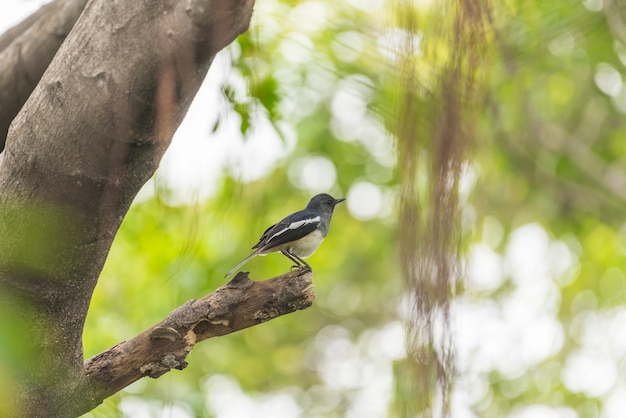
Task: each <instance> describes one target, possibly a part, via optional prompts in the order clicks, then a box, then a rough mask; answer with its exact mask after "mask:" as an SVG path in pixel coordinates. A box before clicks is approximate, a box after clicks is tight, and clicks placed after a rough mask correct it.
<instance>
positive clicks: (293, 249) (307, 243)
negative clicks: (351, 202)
mask: <svg viewBox="0 0 626 418" xmlns="http://www.w3.org/2000/svg"><path fill="white" fill-rule="evenodd" d="M344 200H346V199H344V198H341V199H335V198H334V197H332V196H331V195H329V194H326V193H322V194H318V195H316V196H313V198H312V199H311V200H310V201H309V204H308V205H306V208H304V209H303V210H301V211H298V212H296V213H292V214H291V215H289V216H287V217H286V218H285V219H283V220H282V221H280V222H278V223H277V224H275V225H272V226H270V227H269V228H267V229H266V230H265V232H264V233H263V235H261V238H260V239H259V242H258V243H257V244H256V245H255V246H254V247H252V248H253V249H254V251H253V252H252V254H250V255H249V256H247V257H246V258H244V259H243V260H242V261H241V262H240V263H239V264H237V265H236V266H235V267H234V268H233V269H232V270H231V271H229V272H228V274H227V275H226V276H224V277H228V276H230V275H232V274H233V273H234V272H236V271H237V270H238V269H239V268H240V267H241V266H243V265H244V264H246V263H247V262H248V261H249V260H250V259H251V258H252V257H254V256H256V255H266V254H269V253H273V252H278V251H280V252H281V253H283V255H285V256H286V257H288V258H289V259H290V260H291V261H293V262H294V263H296V267H298V268H306V269H308V270H311V266H309V265H308V264H307V263H306V261H304V260H303V258H306V257H308V256H310V255H311V254H313V253H314V252H315V250H317V247H319V246H320V244H321V243H322V241H323V240H324V238H325V237H326V235H327V234H328V228H329V227H330V220H331V219H332V217H333V211H334V209H335V206H336V205H337V203H340V202H343V201H344Z"/></svg>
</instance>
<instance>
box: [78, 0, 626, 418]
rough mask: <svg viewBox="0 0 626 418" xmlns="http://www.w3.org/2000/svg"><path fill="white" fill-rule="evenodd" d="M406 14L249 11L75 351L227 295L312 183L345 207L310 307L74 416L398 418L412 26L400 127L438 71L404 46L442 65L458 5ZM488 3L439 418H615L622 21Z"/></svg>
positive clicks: (273, 6) (619, 346) (367, 5)
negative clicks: (404, 52)
mask: <svg viewBox="0 0 626 418" xmlns="http://www.w3.org/2000/svg"><path fill="white" fill-rule="evenodd" d="M408 4H410V5H411V6H412V7H413V11H414V13H415V15H416V19H417V20H416V22H417V27H418V31H417V32H415V33H410V32H407V31H405V30H404V29H402V28H401V27H399V25H398V23H397V20H396V18H395V17H394V16H395V15H394V13H393V11H394V9H396V8H398V7H400V6H402V5H406V3H404V2H401V1H397V2H383V1H358V0H351V1H345V2H332V1H303V2H295V1H278V0H261V1H257V3H256V6H255V14H254V17H253V23H252V26H251V29H250V31H249V32H248V33H247V34H245V35H243V36H241V37H239V38H238V39H237V41H236V42H235V43H234V44H233V45H232V46H231V47H230V48H228V50H226V51H224V52H223V53H222V54H221V55H220V57H219V58H218V59H217V60H216V62H215V63H214V65H213V68H212V69H211V74H210V76H209V78H208V79H207V83H206V88H203V90H201V92H200V93H199V95H198V98H197V100H196V104H194V107H193V108H192V109H191V110H190V114H189V118H188V119H189V120H188V121H186V122H185V125H184V126H182V127H181V129H180V130H179V132H178V134H177V137H176V139H175V143H174V144H173V145H172V149H171V150H170V151H169V152H168V155H167V156H166V158H165V160H164V162H163V166H162V169H161V171H160V172H159V173H158V174H157V176H156V177H155V179H153V180H152V181H151V182H150V183H149V184H148V185H147V186H146V188H145V189H144V190H143V191H142V193H141V194H140V196H139V197H138V199H137V202H136V203H135V204H134V205H133V206H132V208H131V210H130V212H129V214H128V216H127V218H126V219H125V220H124V223H123V225H122V228H121V230H120V232H119V234H118V236H117V238H116V241H115V243H114V246H113V248H112V250H111V253H110V255H109V258H108V261H107V264H106V267H105V270H104V271H103V273H102V277H101V278H100V281H99V283H98V286H97V288H96V292H95V294H94V297H93V301H92V305H91V310H90V312H89V316H88V318H87V324H86V328H85V355H86V357H90V356H92V355H95V354H97V353H99V352H101V351H103V350H105V349H107V348H108V347H110V346H112V345H114V344H116V343H118V342H119V341H122V340H125V339H129V338H131V337H133V336H134V335H136V334H137V333H139V332H141V331H143V330H144V329H145V328H147V327H149V326H151V325H153V324H154V323H156V322H158V321H159V320H161V319H162V318H164V317H165V316H166V315H167V314H168V313H169V312H170V311H172V310H173V309H174V308H176V307H177V306H179V305H181V304H183V303H184V302H185V301H187V300H188V299H191V298H199V297H201V296H203V295H205V294H207V293H209V292H212V291H213V290H215V289H216V288H218V287H219V286H221V285H222V284H223V283H224V280H223V279H222V277H223V275H224V274H225V273H226V272H227V271H228V270H229V269H230V268H231V267H232V266H233V265H234V264H236V263H237V262H238V261H239V260H240V259H241V258H243V257H244V256H245V255H247V254H248V250H249V247H250V246H251V245H253V244H254V243H256V240H257V239H258V237H259V236H260V234H261V233H262V232H263V230H264V229H265V227H267V226H268V225H270V224H272V223H273V222H276V221H277V220H279V219H281V218H282V217H283V216H285V215H286V214H288V213H290V212H292V211H295V210H298V209H301V208H302V207H304V205H305V204H306V202H307V201H308V199H309V198H310V197H311V196H312V195H313V194H315V193H318V192H321V191H324V192H330V193H331V194H333V195H334V196H335V197H347V198H348V201H347V203H346V204H342V205H340V206H339V207H338V208H337V210H336V212H335V215H334V221H333V225H332V227H331V231H330V234H329V236H328V238H327V239H326V241H325V242H324V244H323V245H322V247H321V248H320V249H319V250H318V251H317V253H316V254H315V255H314V256H313V257H312V258H311V259H310V260H309V261H310V264H311V265H312V266H313V267H314V271H315V278H314V282H315V291H316V293H317V299H316V301H315V303H314V305H313V307H312V308H310V309H308V310H305V311H302V312H297V313H294V314H291V315H287V316H285V317H281V318H279V319H276V320H273V321H271V322H269V323H266V324H263V325H261V326H257V327H254V328H252V329H249V330H244V331H242V332H239V333H236V334H233V335H228V336H225V337H221V338H216V339H213V340H208V341H206V342H203V343H202V344H200V345H198V346H197V347H196V348H195V349H194V350H193V352H192V353H191V354H190V356H189V358H188V361H189V366H188V367H187V369H185V370H184V371H182V372H179V371H173V372H171V373H168V374H167V375H165V376H163V377H161V378H160V379H158V380H148V379H144V380H142V381H140V382H137V383H136V384H134V385H132V386H130V387H129V388H127V389H126V390H124V391H123V392H121V393H119V394H117V395H115V396H114V397H112V398H110V399H108V400H106V401H105V403H104V404H103V405H102V406H100V407H99V408H97V409H96V410H94V411H92V412H91V413H90V414H88V415H87V416H91V417H105V416H106V417H108V416H129V417H144V416H145V417H148V416H150V417H161V416H163V417H192V416H214V417H246V416H254V417H358V418H360V417H385V416H399V413H398V412H397V411H395V410H394V408H393V407H392V405H393V399H394V386H393V365H394V363H395V362H398V361H401V360H402V358H403V357H404V355H405V354H404V348H403V341H404V331H403V327H402V318H403V309H404V308H403V306H404V304H405V302H406V301H405V300H404V299H403V297H402V285H401V282H402V281H401V277H400V268H399V266H398V262H399V261H398V260H399V258H398V248H397V243H396V242H397V234H396V231H397V229H398V228H401V227H402V226H401V225H397V223H396V220H395V219H396V206H395V205H396V200H395V199H396V196H397V187H398V184H397V180H396V172H395V170H394V169H395V161H396V154H395V142H394V130H393V128H394V123H395V122H396V117H395V113H396V112H397V108H396V105H397V103H398V102H399V97H400V96H401V95H402V93H403V91H402V86H398V84H397V77H398V68H397V62H398V55H399V54H401V48H400V45H402V43H403V42H405V41H406V39H407V37H410V38H411V39H412V40H413V41H414V42H415V45H417V55H416V57H415V58H414V59H416V60H418V62H419V63H420V66H419V68H420V71H419V74H418V81H419V83H420V85H421V86H423V96H422V97H421V101H420V103H421V106H422V108H420V107H418V108H417V109H416V117H418V116H419V115H424V114H429V109H426V108H423V107H424V106H428V103H429V101H433V102H435V101H437V100H439V98H437V97H433V96H432V94H433V93H432V90H431V89H430V88H429V87H430V86H432V84H433V80H436V78H437V76H438V73H437V62H424V61H423V57H422V56H421V55H420V52H419V51H420V50H422V48H424V49H426V48H428V49H429V50H430V51H431V53H430V54H429V57H430V58H429V59H433V57H438V58H437V59H441V60H445V59H446V58H445V57H446V56H449V54H450V50H451V49H453V48H454V47H455V43H454V36H453V34H449V35H448V36H444V37H443V38H442V37H441V33H440V30H439V29H440V28H441V26H447V25H449V22H447V23H445V24H444V22H445V19H448V18H450V16H451V12H450V9H447V8H450V7H451V8H453V7H455V4H456V2H454V1H446V2H441V3H438V2H434V1H426V0H424V1H416V2H408ZM489 6H490V14H489V19H490V22H489V30H488V45H487V47H486V48H485V51H484V55H483V57H482V60H483V62H482V64H481V66H480V68H481V70H480V71H481V73H480V74H478V75H477V76H478V78H479V79H480V84H479V87H480V88H481V97H483V98H484V100H483V104H482V108H481V109H479V111H478V112H477V114H478V117H477V120H475V121H474V122H475V126H476V133H475V139H474V142H473V143H472V144H471V149H472V153H471V160H470V161H469V162H468V164H467V169H466V170H465V172H464V174H463V177H462V181H461V188H460V197H461V204H462V219H461V227H462V248H463V251H464V256H465V260H466V261H465V262H464V281H463V285H462V287H463V289H462V290H461V291H460V292H459V295H458V297H457V299H456V301H455V302H454V306H453V309H452V312H453V321H452V327H453V330H454V340H455V346H456V351H457V358H456V362H457V372H458V376H457V378H456V384H455V387H454V390H453V393H452V416H453V417H513V418H526V417H529V418H530V417H533V418H535V417H540V418H541V417H547V418H552V417H563V418H570V417H572V418H573V417H584V418H587V417H589V418H591V417H606V418H614V417H615V418H617V417H621V416H623V411H625V410H626V378H625V376H626V355H625V353H626V309H625V308H624V301H625V293H624V291H625V285H626V282H625V277H624V265H625V261H626V227H625V223H624V214H625V213H626V204H625V203H626V129H625V128H626V124H625V123H624V114H625V113H626V88H625V87H624V84H623V74H624V72H625V68H624V65H625V64H626V9H625V8H624V6H623V5H622V4H621V3H620V2H617V1H614V2H609V1H602V0H587V1H584V2H581V1H574V0H571V1H570V0H560V1H539V0H526V1H522V0H509V1H502V2H491V3H489ZM432 51H435V52H436V54H434V53H432ZM420 112H421V113H420ZM426 157H427V156H426ZM416 175H423V174H416ZM199 179H200V180H199ZM423 180H424V181H428V179H427V178H425V179H423ZM424 204H428V202H424ZM289 266H290V262H289V260H287V259H286V258H285V257H282V256H280V255H270V256H268V257H258V258H256V259H254V260H252V261H251V262H250V263H249V264H248V265H247V266H246V267H245V268H244V270H249V271H251V276H252V278H253V279H256V280H260V279H264V278H269V277H273V276H275V275H278V274H280V273H283V272H285V271H287V270H288V268H289Z"/></svg>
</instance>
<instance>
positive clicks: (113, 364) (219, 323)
mask: <svg viewBox="0 0 626 418" xmlns="http://www.w3.org/2000/svg"><path fill="white" fill-rule="evenodd" d="M312 278H313V273H311V272H307V273H303V272H300V271H293V272H290V273H287V274H284V275H282V276H278V277H275V278H273V279H269V280H265V281H262V282H255V281H252V280H250V279H249V278H248V273H239V274H238V275H237V276H235V277H234V278H233V279H232V280H231V281H230V282H229V283H227V284H226V285H225V286H222V287H221V288H219V289H218V290H216V291H215V292H214V293H211V294H210V295H207V296H205V297H203V298H202V299H198V300H190V301H189V302H187V303H185V304H184V305H183V306H181V307H180V308H178V309H176V310H175V311H173V312H172V313H171V314H170V315H169V316H168V317H167V318H166V319H165V320H163V321H161V322H160V323H158V324H156V325H154V326H153V327H151V328H149V329H147V330H146V331H144V332H143V333H141V334H139V335H137V336H136V337H135V338H133V339H131V340H128V341H124V342H122V343H120V344H118V345H116V346H114V347H111V348H110V349H108V350H107V351H105V352H103V353H100V354H98V355H97V356H95V357H92V358H91V359H89V360H87V361H86V362H85V371H86V374H87V380H86V382H85V387H83V388H80V390H81V391H82V392H83V393H89V396H88V397H85V398H89V399H85V400H86V401H88V402H89V403H88V404H84V405H80V406H81V407H82V408H81V409H77V410H76V411H72V412H73V413H80V414H82V413H84V412H87V411H89V410H91V409H93V408H94V407H96V406H97V405H98V404H100V403H101V402H102V401H103V400H104V399H106V398H107V397H109V396H111V395H113V394H114V393H116V392H118V391H120V390H121V389H123V388H125V387H126V386H128V385H130V384H131V383H133V382H135V381H137V380H139V379H141V378H142V377H145V376H149V377H152V378H157V377H160V376H161V375H163V374H165V373H166V372H168V371H170V370H171V369H178V370H182V369H184V368H185V367H186V366H187V362H186V361H185V358H186V357H187V354H189V352H190V351H191V350H192V349H193V347H194V346H195V345H196V344H197V343H199V342H200V341H203V340H206V339H208V338H212V337H218V336H221V335H225V334H229V333H231V332H235V331H239V330H242V329H244V328H248V327H251V326H254V325H257V324H260V323H262V322H266V321H269V320H270V319H273V318H276V317H278V316H280V315H285V314H288V313H291V312H294V311H297V310H300V309H306V308H308V307H309V306H311V304H312V303H313V299H314V298H315V293H314V292H313V282H312ZM77 408H78V405H77Z"/></svg>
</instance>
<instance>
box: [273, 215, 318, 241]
mask: <svg viewBox="0 0 626 418" xmlns="http://www.w3.org/2000/svg"><path fill="white" fill-rule="evenodd" d="M319 221H320V217H319V216H316V217H315V218H309V219H303V220H301V221H298V222H292V223H291V224H290V225H289V226H288V227H287V228H285V229H281V230H280V231H278V232H277V233H275V234H274V235H272V236H271V237H270V239H268V240H267V242H272V240H273V239H274V238H276V237H277V236H279V235H281V234H284V233H285V232H287V231H289V230H290V229H298V228H302V227H303V226H304V225H307V224H312V223H319Z"/></svg>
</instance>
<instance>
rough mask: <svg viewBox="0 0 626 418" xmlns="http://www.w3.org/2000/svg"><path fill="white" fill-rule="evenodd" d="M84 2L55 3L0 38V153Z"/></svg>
mask: <svg viewBox="0 0 626 418" xmlns="http://www.w3.org/2000/svg"><path fill="white" fill-rule="evenodd" d="M86 3H87V0H55V1H53V2H51V3H48V4H46V5H45V6H43V7H42V8H41V9H39V11H38V12H36V13H34V14H32V15H31V16H30V17H28V18H27V19H25V20H24V21H22V22H21V23H20V24H18V25H16V26H15V27H13V28H11V29H10V30H8V31H7V32H5V33H4V34H3V35H2V36H0V103H1V104H2V105H1V108H2V109H1V110H0V151H2V150H3V149H4V143H5V140H6V136H7V132H8V130H9V125H10V124H11V121H12V120H13V118H15V115H17V112H19V110H20V109H21V107H22V106H23V105H24V102H26V99H28V96H30V94H31V93H32V91H33V89H34V88H35V86H36V85H37V83H38V82H39V79H40V78H41V76H42V74H43V72H44V71H45V70H46V68H48V65H50V61H52V58H53V57H54V54H56V52H57V50H58V49H59V47H60V46H61V43H63V41H64V40H65V38H66V37H67V34H68V33H69V32H70V30H71V29H72V27H73V26H74V23H76V20H77V19H78V16H80V14H81V13H82V11H83V9H84V7H85V4H86Z"/></svg>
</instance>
